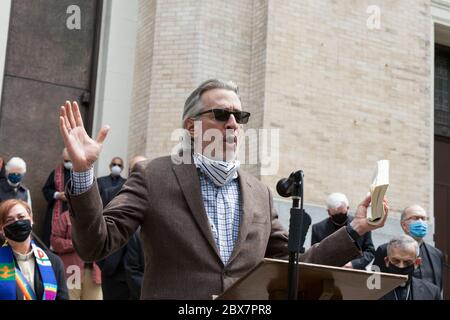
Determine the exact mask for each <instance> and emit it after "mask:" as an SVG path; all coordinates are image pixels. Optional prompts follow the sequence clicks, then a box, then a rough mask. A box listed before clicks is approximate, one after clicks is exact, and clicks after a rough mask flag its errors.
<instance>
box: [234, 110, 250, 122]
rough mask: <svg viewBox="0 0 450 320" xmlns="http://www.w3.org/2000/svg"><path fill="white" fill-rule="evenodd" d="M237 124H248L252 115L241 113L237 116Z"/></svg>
mask: <svg viewBox="0 0 450 320" xmlns="http://www.w3.org/2000/svg"><path fill="white" fill-rule="evenodd" d="M234 116H235V118H236V122H237V123H239V124H246V123H247V122H248V119H249V118H250V113H248V112H239V113H236V114H235V115H234Z"/></svg>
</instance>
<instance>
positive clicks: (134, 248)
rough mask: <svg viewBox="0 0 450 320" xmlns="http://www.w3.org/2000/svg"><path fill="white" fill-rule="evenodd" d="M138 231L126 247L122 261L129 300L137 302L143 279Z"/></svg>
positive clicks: (142, 257)
mask: <svg viewBox="0 0 450 320" xmlns="http://www.w3.org/2000/svg"><path fill="white" fill-rule="evenodd" d="M139 233H140V232H139V231H136V232H135V233H134V235H133V237H131V239H130V241H129V242H128V244H127V246H126V252H125V256H124V259H123V265H124V268H125V275H126V280H127V284H128V288H129V290H130V299H132V300H139V298H140V297H141V288H142V281H143V278H144V267H145V262H144V251H143V250H142V245H141V239H140V235H139Z"/></svg>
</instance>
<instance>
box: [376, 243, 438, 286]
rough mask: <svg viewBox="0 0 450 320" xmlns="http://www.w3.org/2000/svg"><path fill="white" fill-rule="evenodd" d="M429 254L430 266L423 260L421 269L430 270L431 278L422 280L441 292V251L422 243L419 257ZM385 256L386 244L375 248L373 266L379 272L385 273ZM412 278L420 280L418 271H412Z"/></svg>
mask: <svg viewBox="0 0 450 320" xmlns="http://www.w3.org/2000/svg"><path fill="white" fill-rule="evenodd" d="M427 252H428V254H429V257H430V259H429V260H430V261H431V265H429V264H426V261H427V260H423V263H422V265H421V266H420V267H421V268H427V269H428V270H431V271H432V272H431V273H432V274H433V277H432V278H430V279H423V280H427V281H429V282H431V283H433V284H434V285H436V286H437V287H438V288H439V290H442V266H443V263H444V259H443V255H442V252H441V250H439V249H437V248H435V247H433V246H431V245H429V244H427V243H425V242H423V243H422V245H421V246H420V255H421V256H422V255H423V254H427ZM386 256H387V243H384V244H382V245H380V246H379V247H378V248H377V251H376V252H375V260H374V261H373V265H375V266H378V267H379V268H380V270H381V271H385V263H384V258H385V257H386ZM414 277H416V278H422V275H421V274H420V270H419V269H416V270H415V271H414Z"/></svg>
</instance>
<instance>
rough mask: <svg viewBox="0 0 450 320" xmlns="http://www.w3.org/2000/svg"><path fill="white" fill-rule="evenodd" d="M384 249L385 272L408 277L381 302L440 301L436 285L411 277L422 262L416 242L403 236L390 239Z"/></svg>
mask: <svg viewBox="0 0 450 320" xmlns="http://www.w3.org/2000/svg"><path fill="white" fill-rule="evenodd" d="M386 249H387V256H386V257H385V258H384V266H385V268H386V271H387V272H389V273H394V274H400V275H405V276H408V280H407V281H406V283H405V284H403V285H400V286H398V287H397V288H395V289H394V290H392V291H391V292H389V293H387V294H386V295H385V296H384V297H382V298H381V300H441V294H440V291H439V288H438V287H437V286H436V285H434V284H432V283H431V282H428V281H425V280H422V279H419V278H417V277H414V276H413V274H414V270H417V268H418V267H419V266H420V264H421V261H422V259H421V258H420V257H419V244H418V243H417V241H416V240H414V239H413V238H412V237H410V236H408V235H406V234H403V235H400V236H397V237H394V238H393V239H391V241H389V243H388V244H387V248H386Z"/></svg>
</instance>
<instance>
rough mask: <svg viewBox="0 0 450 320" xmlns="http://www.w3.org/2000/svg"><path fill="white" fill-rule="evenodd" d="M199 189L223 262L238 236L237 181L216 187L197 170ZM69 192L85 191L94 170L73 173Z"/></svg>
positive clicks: (228, 257) (79, 192) (239, 207)
mask: <svg viewBox="0 0 450 320" xmlns="http://www.w3.org/2000/svg"><path fill="white" fill-rule="evenodd" d="M198 172H199V176H200V188H201V192H202V197H203V204H204V206H205V211H206V215H207V216H208V221H209V224H210V227H211V232H212V235H213V237H214V241H215V242H216V246H217V248H218V249H219V252H220V257H221V258H222V261H223V263H224V264H225V265H226V264H227V263H228V260H229V259H230V256H231V253H232V252H233V249H234V245H235V244H236V241H237V238H238V235H239V226H240V223H241V216H242V206H241V201H240V188H239V181H238V179H237V177H236V178H234V179H233V180H231V181H230V182H228V183H227V184H226V185H224V186H223V187H218V186H216V185H215V184H214V183H213V182H212V181H211V180H210V179H209V178H208V177H207V176H205V175H204V174H203V173H202V172H201V171H200V169H198ZM72 181H73V184H72V192H73V193H74V194H75V195H78V194H81V193H83V192H85V191H87V190H88V189H89V188H90V187H91V186H92V184H93V183H94V169H90V170H88V171H84V172H72Z"/></svg>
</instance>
